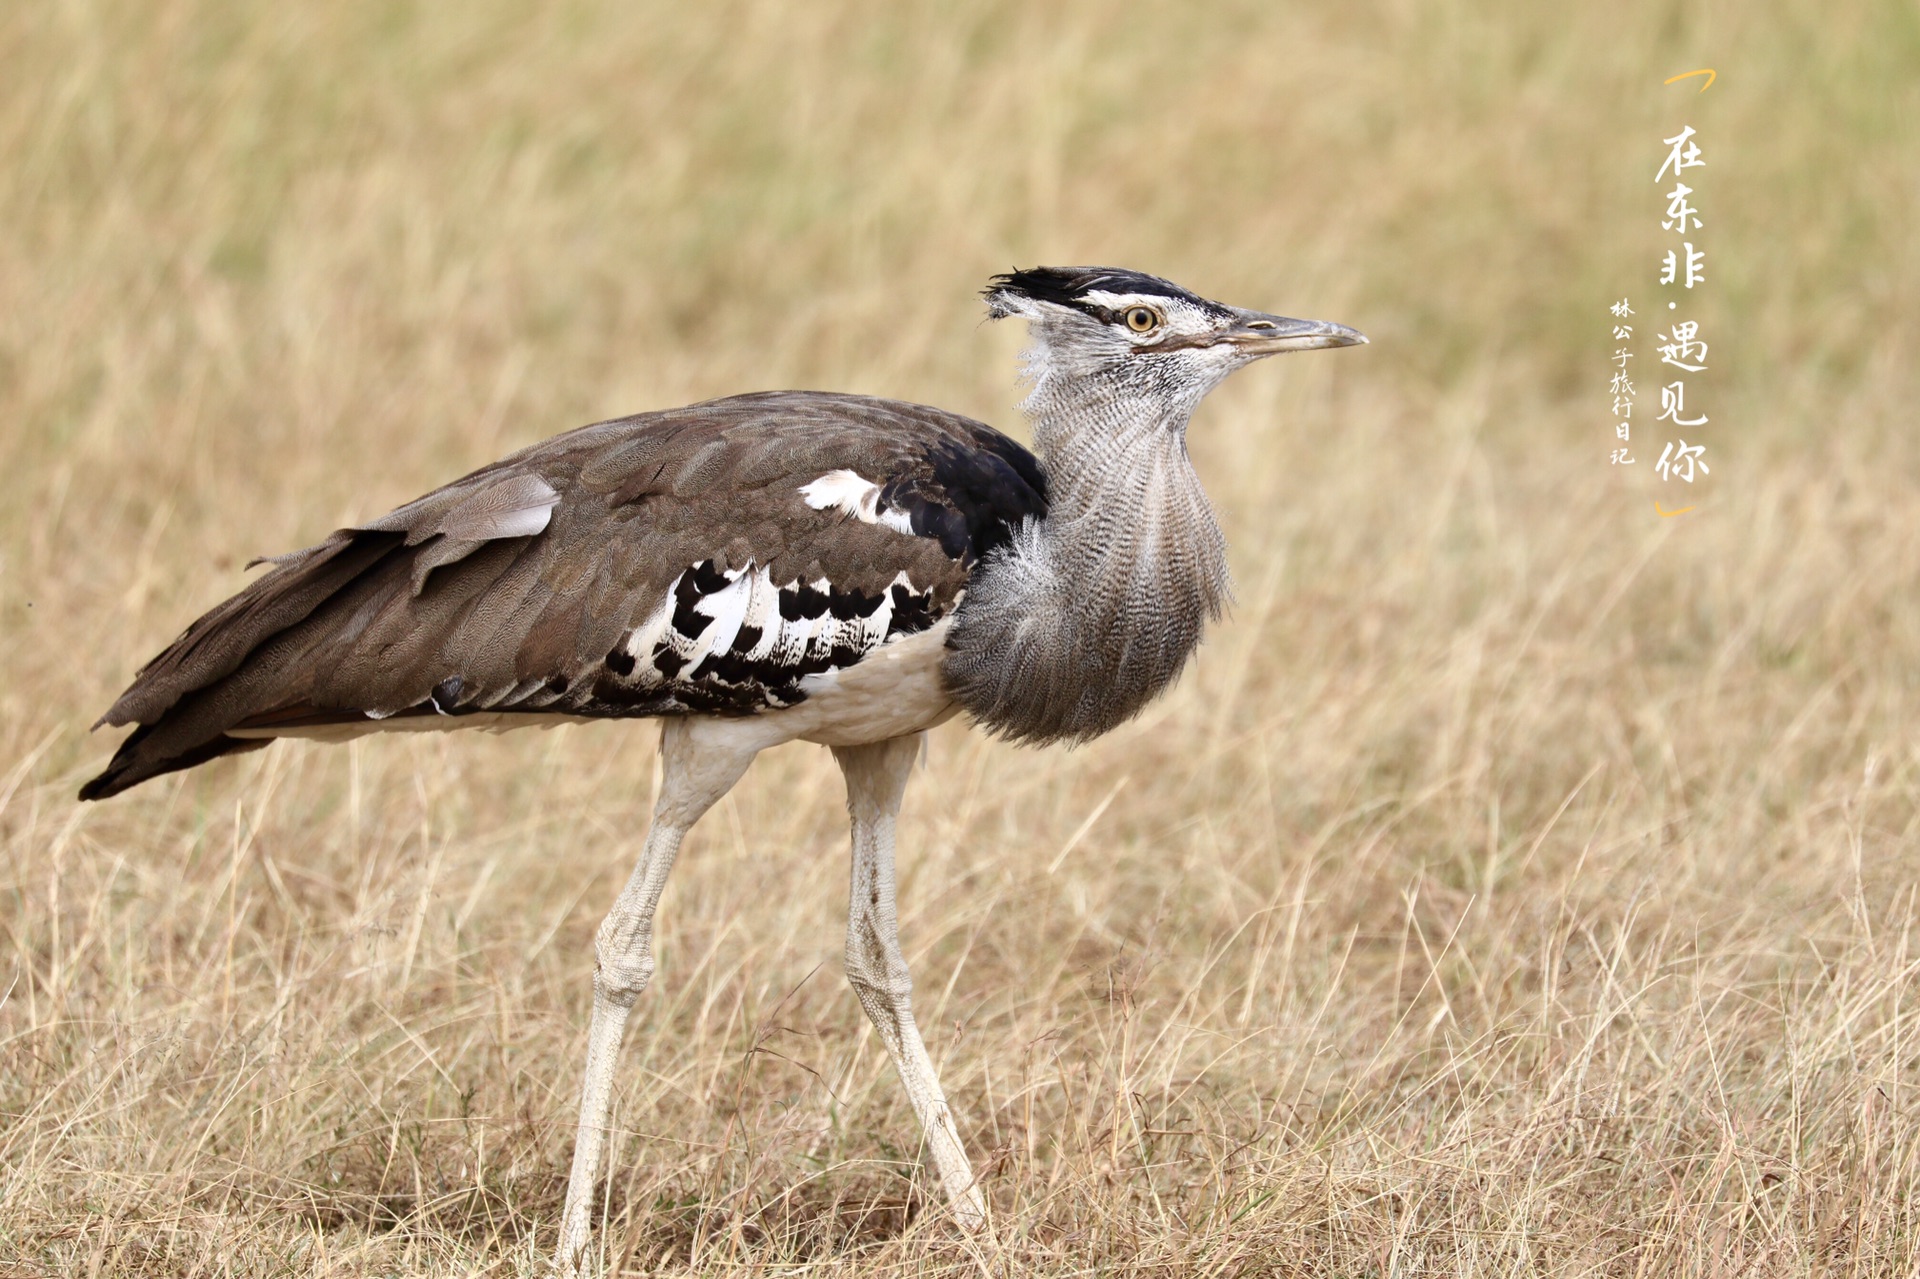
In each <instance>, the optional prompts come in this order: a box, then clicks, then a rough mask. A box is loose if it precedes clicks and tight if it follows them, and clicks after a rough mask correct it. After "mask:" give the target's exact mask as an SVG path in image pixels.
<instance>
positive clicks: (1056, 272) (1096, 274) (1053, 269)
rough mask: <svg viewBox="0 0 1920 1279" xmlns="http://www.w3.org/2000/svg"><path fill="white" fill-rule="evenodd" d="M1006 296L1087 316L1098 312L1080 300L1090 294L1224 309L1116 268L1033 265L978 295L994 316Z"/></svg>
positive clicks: (1154, 278) (1167, 284) (1152, 278)
mask: <svg viewBox="0 0 1920 1279" xmlns="http://www.w3.org/2000/svg"><path fill="white" fill-rule="evenodd" d="M1009 293H1011V294H1016V295H1018V296H1020V297H1023V298H1028V299H1031V300H1032V301H1035V302H1051V303H1053V304H1054V305H1055V306H1069V307H1072V308H1074V309H1075V310H1077V311H1085V312H1086V313H1088V314H1089V315H1093V314H1098V313H1099V308H1097V307H1095V306H1093V305H1092V304H1090V303H1088V302H1086V301H1084V300H1083V299H1084V298H1085V297H1086V295H1087V294H1089V293H1143V294H1149V295H1153V296H1158V297H1165V298H1175V299H1178V300H1179V301H1182V302H1187V303H1191V304H1192V305H1194V306H1199V307H1205V308H1207V309H1209V310H1221V309H1223V308H1221V307H1220V305H1219V304H1218V303H1217V302H1209V301H1208V300H1207V299H1205V298H1203V297H1200V296H1198V295H1196V294H1194V293H1190V292H1188V291H1187V290H1186V289H1183V288H1181V287H1180V286H1179V285H1177V284H1175V283H1173V281H1171V280H1163V279H1161V278H1160V277H1159V276H1157V275H1147V274H1144V273H1143V272H1140V271H1129V270H1127V269H1126V268H1125V267H1117V266H1036V267H1027V268H1025V269H1015V270H1012V271H1005V272H1002V273H1001V274H999V275H996V276H994V277H993V279H991V280H989V281H988V282H987V287H986V288H985V289H984V290H982V292H981V296H982V297H984V298H986V300H987V303H988V305H989V306H992V307H994V309H995V311H996V313H998V314H1005V312H1004V311H1003V310H1002V309H1001V308H1000V307H999V306H998V305H996V299H998V298H1000V297H1003V296H1004V295H1006V294H1009Z"/></svg>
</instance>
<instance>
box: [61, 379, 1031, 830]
mask: <svg viewBox="0 0 1920 1279" xmlns="http://www.w3.org/2000/svg"><path fill="white" fill-rule="evenodd" d="M1044 509H1045V499H1044V480H1043V478H1042V476H1041V473H1040V470H1039V466H1038V463H1036V462H1035V461H1034V459H1033V458H1032V456H1031V455H1030V454H1028V453H1027V452H1026V451H1025V450H1024V449H1021V448H1020V447H1019V446H1018V445H1017V444H1015V443H1013V442H1012V441H1011V440H1008V439H1007V438H1006V437H1004V436H1002V435H999V434H998V433H997V432H994V431H993V430H992V429H991V428H989V427H986V426H983V425H981V424H980V423H977V422H973V421H970V420H968V419H966V418H962V417H958V416H955V415H953V414H949V413H944V412H941V411H939V410H937V409H930V408H925V407H922V406H918V405H911V404H903V403H899V402H897V401H890V400H876V399H867V398H863V397H855V396H840V395H827V394H821V393H812V392H776V393H768V394H761V395H748V396H736V397H733V398H730V399H725V400H715V401H711V402H709V403H706V404H699V405H693V406H691V407H689V408H684V409H675V410H671V411H668V412H664V413H652V414H645V415H642V416H639V417H633V418H624V419H620V420H618V421H613V422H603V423H599V424H597V425H594V426H588V427H583V428H581V429H580V430H577V431H573V432H570V433H568V434H566V435H561V436H557V437H555V438H554V439H551V440H548V441H546V442H544V443H542V444H538V445H535V446H534V447H532V448H529V449H526V450H524V451H522V452H520V453H517V454H515V455H513V456H512V457H509V458H506V459H504V460H502V461H500V462H497V463H495V464H493V465H491V466H488V467H485V468H483V469H481V470H479V471H476V472H474V473H473V474H471V475H469V476H467V477H465V478H464V479H461V480H458V481H455V482H454V483H452V484H449V485H447V486H446V487H445V488H442V489H438V490H436V491H434V492H432V493H430V494H428V495H427V496H425V497H422V498H420V499H419V500H417V501H414V502H411V503H409V504H407V505H406V506H403V507H401V508H400V509H398V510H396V511H394V512H392V513H391V514H389V515H387V516H384V517H382V518H381V519H378V520H375V521H373V522H371V523H369V524H366V525H363V526H360V527H357V528H350V529H342V530H340V531H339V532H337V533H335V534H333V535H332V536H331V537H329V538H328V539H327V540H326V541H324V542H321V543H320V544H319V545H317V546H313V547H309V548H308V549H306V550H303V551H296V552H294V553H292V554H291V555H286V556H280V557H278V558H276V559H275V560H274V561H273V564H274V567H273V568H272V569H271V570H270V571H269V572H268V573H267V574H266V575H264V576H263V577H262V578H260V579H259V580H258V581H256V582H254V583H253V584H251V585H250V586H249V587H247V589H246V590H244V591H242V592H240V593H239V594H238V595H236V596H234V597H233V598H232V599H229V600H227V601H226V602H225V603H223V604H221V605H219V606H218V607H216V608H214V609H213V610H212V611H210V612H209V613H207V614H206V615H205V616H204V617H202V618H200V619H199V620H198V621H196V622H194V623H193V625H192V626H190V627H188V628H187V631H186V632H185V634H183V635H182V636H181V637H180V638H179V639H178V640H176V641H175V642H174V644H173V645H172V646H171V647H169V648H168V649H167V650H166V651H165V652H163V653H161V654H160V655H159V656H158V657H156V658H154V659H153V661H152V662H150V663H148V665H147V666H146V667H145V668H144V669H143V670H142V671H141V672H140V674H139V676H138V678H136V679H135V681H134V683H133V686H132V687H131V688H129V689H128V690H127V691H126V693H124V694H123V695H122V696H121V698H120V700H119V701H117V702H116V703H115V704H114V705H113V708H112V709H111V710H109V711H108V712H107V714H106V715H105V716H104V717H102V722H103V723H106V724H113V725H121V724H129V723H132V724H138V725H139V726H140V727H139V728H137V729H136V730H135V731H134V733H133V734H132V735H131V736H129V737H128V738H127V739H126V741H125V742H123V743H122V744H121V746H120V749H119V751H118V752H117V753H116V754H115V756H114V759H113V761H112V763H111V764H110V765H109V766H108V767H107V769H106V770H105V771H104V772H103V773H101V775H100V776H99V777H96V778H95V779H93V780H92V781H91V782H89V783H88V784H87V786H86V787H85V788H84V789H83V790H82V791H81V797H82V798H84V799H97V798H104V797H106V796H108V795H112V794H115V793H117V792H119V791H121V790H124V789H126V788H127V787H129V786H132V785H135V784H137V783H139V782H141V781H144V780H146V779H147V778H149V777H153V776H156V775H158V774H160V773H163V772H169V771H172V770H174V769H178V768H186V767H190V766H192V765H194V764H197V763H201V762H203V761H205V760H208V759H212V758H215V757H217V756H219V755H222V754H228V753H232V752H235V751H241V750H249V749H253V748H255V747H257V746H260V745H262V744H264V742H263V741H262V740H261V739H259V738H257V737H252V736H249V737H246V738H242V737H232V736H228V733H229V732H230V731H242V730H247V731H250V732H261V731H266V732H271V731H272V730H273V729H275V728H281V729H288V730H290V729H293V728H305V727H311V726H313V725H317V724H329V723H353V722H364V721H367V720H378V719H384V718H387V717H389V716H395V715H425V714H434V715H452V716H458V715H462V714H470V713H473V712H476V711H490V712H508V713H511V712H533V711H539V712H545V713H556V712H557V713H562V714H572V715H583V716H636V715H661V714H677V713H687V712H706V713H719V714H750V713H754V712H756V711H760V710H764V709H767V708H770V707H778V706H783V705H790V704H792V703H793V702H795V701H798V700H800V699H802V698H803V697H804V696H805V692H804V689H803V687H802V681H804V679H805V678H806V677H807V676H808V675H811V674H816V673H819V672H823V671H827V670H834V669H844V668H846V667H847V666H851V665H853V664H856V663H857V662H859V661H860V660H862V659H863V658H864V657H865V656H866V655H867V654H868V653H870V652H871V651H872V650H873V649H874V648H876V647H878V646H879V645H881V644H883V643H885V642H886V641H887V640H889V639H891V638H895V637H897V636H899V635H902V634H906V633H910V632H912V631H915V630H920V629H924V628H926V627H927V626H930V625H932V624H933V623H934V622H935V621H936V620H938V619H939V618H940V617H942V616H944V615H945V614H946V613H947V612H948V611H949V610H951V609H952V608H953V606H954V604H955V603H956V601H957V599H958V597H959V595H960V594H961V592H962V591H963V590H964V588H965V585H966V582H967V578H968V575H969V573H970V572H971V571H972V568H973V566H974V565H975V564H976V563H977V562H978V560H979V558H980V557H981V556H982V555H984V554H986V553H988V552H990V551H991V550H992V549H994V547H996V546H997V545H999V544H1001V543H1003V542H1004V541H1005V540H1006V538H1007V537H1008V536H1009V535H1010V531H1011V529H1012V528H1013V527H1014V526H1016V525H1017V524H1018V523H1019V522H1020V521H1021V520H1023V519H1026V518H1029V517H1037V516H1039V515H1041V514H1042V513H1043V512H1044Z"/></svg>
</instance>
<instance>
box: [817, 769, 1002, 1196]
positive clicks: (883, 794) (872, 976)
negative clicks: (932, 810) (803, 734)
mask: <svg viewBox="0 0 1920 1279" xmlns="http://www.w3.org/2000/svg"><path fill="white" fill-rule="evenodd" d="M924 740H925V735H924V734H915V735H913V736H911V737H896V738H894V739H893V740H892V741H888V742H877V743H875V744H873V745H871V746H836V747H835V748H834V751H833V753H834V756H835V758H837V759H838V760H839V761H840V770H841V772H843V773H845V774H846V778H847V811H848V813H849V814H850V815H851V816H852V818H853V887H852V891H851V892H850V894H849V901H848V910H847V980H848V981H849V982H851V983H852V984H853V993H854V994H855V995H857V996H859V998H860V1006H861V1007H862V1008H864V1009H866V1012H867V1017H868V1018H869V1019H870V1020H871V1021H872V1022H873V1024H874V1027H875V1029H877V1030H878V1031H879V1032H880V1039H881V1041H882V1042H883V1043H885V1044H886V1046H887V1052H888V1053H889V1054H890V1055H891V1056H892V1057H893V1064H894V1066H895V1067H897V1068H898V1069H899V1071H900V1080H901V1082H902V1083H904V1084H905V1085H906V1086H907V1096H908V1098H909V1099H911V1100H912V1102H913V1108H914V1110H915V1112H916V1113H918V1114H919V1116H920V1123H921V1126H922V1127H923V1128H924V1129H925V1130H926V1134H927V1148H928V1152H929V1153H930V1154H931V1155H932V1157H933V1165H934V1167H935V1169H937V1170H938V1171H939V1173H940V1181H941V1184H942V1185H943V1186H944V1187H945V1189H946V1192H947V1201H948V1203H949V1204H950V1205H951V1206H952V1208H953V1214H954V1216H955V1217H956V1218H957V1219H958V1220H959V1221H960V1224H961V1225H963V1226H964V1227H966V1228H967V1229H968V1230H979V1229H981V1228H983V1227H984V1226H985V1225H986V1224H987V1206H986V1201H985V1200H984V1199H983V1198H982V1197H981V1194H980V1187H979V1186H978V1185H976V1184H975V1182H974V1178H973V1168H972V1167H971V1166H970V1165H969V1164H968V1163H967V1152H966V1149H965V1148H964V1147H963V1146H962V1145H961V1144H960V1132H959V1129H958V1128H956V1127H955V1126H954V1122H953V1112H952V1111H951V1110H950V1109H949V1108H948V1106H947V1099H946V1095H945V1094H944V1093H942V1092H941V1091H940V1081H939V1079H937V1078H936V1077H935V1076H934V1072H933V1062H932V1061H931V1060H930V1059H929V1058H928V1057H927V1046H926V1044H925V1043H924V1042H923V1041H922V1040H921V1038H920V1031H919V1028H918V1027H917V1026H915V1025H914V1021H913V1007H912V1000H913V979H912V978H911V977H910V976H909V975H908V973H907V961H906V958H905V957H904V956H903V955H901V953H900V937H899V929H898V924H897V921H896V918H895V913H894V883H893V836H894V818H895V816H896V815H897V814H898V813H899V811H900V797H901V795H902V793H903V792H904V791H905V790H906V788H907V775H908V773H909V772H910V771H911V770H912V768H913V761H914V760H915V758H916V757H918V755H919V753H920V746H921V743H922V742H923V741H924Z"/></svg>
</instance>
